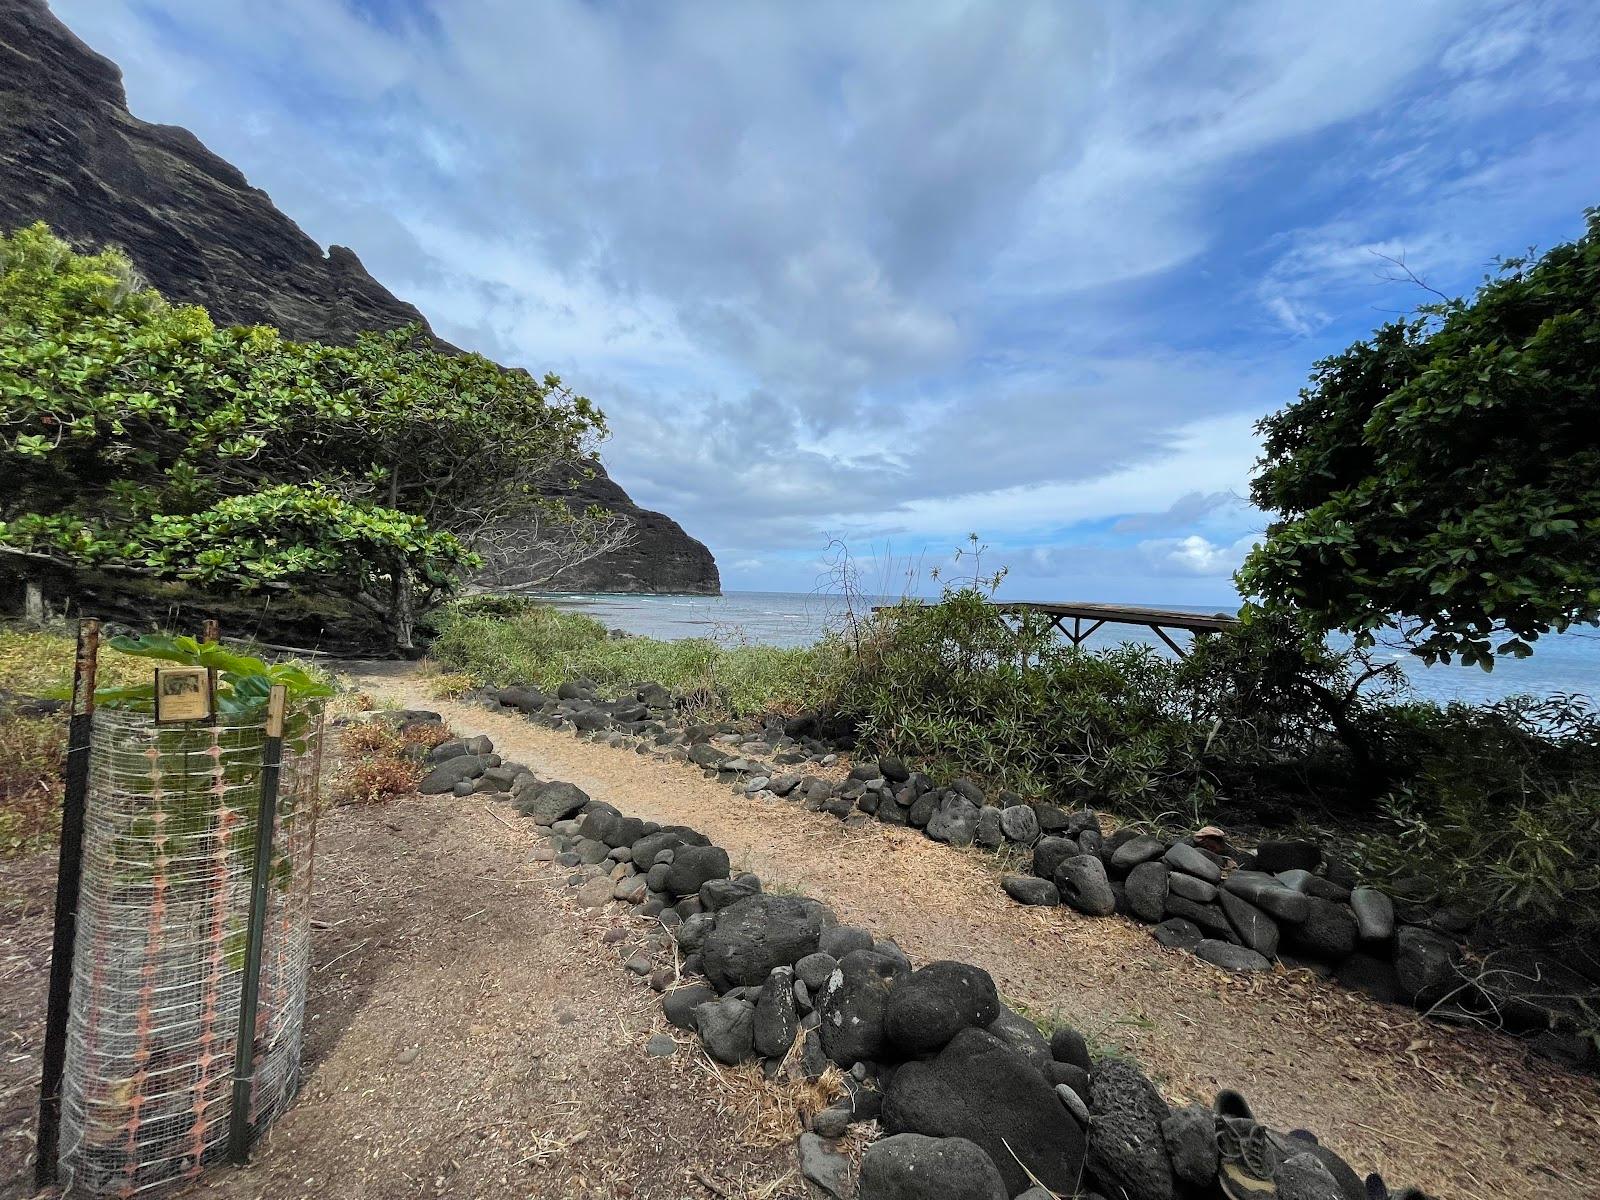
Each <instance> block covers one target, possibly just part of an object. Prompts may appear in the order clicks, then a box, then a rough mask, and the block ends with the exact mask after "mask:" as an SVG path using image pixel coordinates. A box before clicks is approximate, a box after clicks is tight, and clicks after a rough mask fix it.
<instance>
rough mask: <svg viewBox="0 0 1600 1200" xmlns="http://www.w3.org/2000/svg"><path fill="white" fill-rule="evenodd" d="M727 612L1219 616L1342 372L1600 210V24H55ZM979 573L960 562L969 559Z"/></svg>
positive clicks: (884, 10)
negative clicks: (965, 580)
mask: <svg viewBox="0 0 1600 1200" xmlns="http://www.w3.org/2000/svg"><path fill="white" fill-rule="evenodd" d="M52 7H53V8H54V10H55V11H56V12H57V14H58V15H60V16H61V17H62V19H63V20H65V21H66V22H67V24H68V25H70V26H71V27H72V28H73V29H74V30H75V31H76V32H77V33H78V34H79V36H81V37H82V38H84V40H85V41H87V42H88V43H89V44H90V45H91V46H93V47H94V48H95V49H97V50H99V51H100V52H102V53H104V54H106V55H107V56H109V57H111V58H112V59H114V60H115V61H116V62H118V63H119V64H120V65H121V67H122V68H123V72H124V76H125V80H126V84H127V89H128V95H129V102H130V107H131V108H132V110H133V111H134V113H135V114H136V115H138V116H140V117H142V118H144V119H146V120H150V121H159V122H166V123H171V124H178V125H184V126H186V127H188V128H189V129H191V130H193V131H194V132H195V133H196V134H197V135H199V137H200V138H201V139H202V140H203V141H204V142H206V143H207V145H209V146H210V147H211V149H213V150H214V151H216V152H217V153H219V154H221V155H222V156H223V157H225V158H227V159H229V160H230V161H232V162H233V163H234V164H235V165H237V166H238V167H239V168H240V169H241V170H243V171H244V172H245V174H246V175H247V176H248V177H249V178H250V180H251V182H252V183H253V184H255V185H256V186H258V187H261V188H263V189H264V190H265V191H267V192H268V193H269V194H270V195H271V197H272V199H273V201H274V202H275V203H276V204H277V206H278V207H279V208H280V209H282V210H283V211H284V212H286V213H287V214H288V215H289V216H290V217H292V218H293V219H294V220H295V221H296V222H297V223H299V224H300V226H301V227H302V228H303V229H305V230H306V232H307V233H308V234H310V235H311V236H312V237H313V238H315V239H317V240H318V241H319V242H321V243H322V244H323V245H328V244H330V243H337V244H340V245H347V246H350V247H352V248H354V249H355V250H356V252H357V253H358V254H359V255H360V256H361V258H362V260H363V261H364V262H365V264H366V266H367V268H368V269H369V270H370V271H371V272H372V273H373V275H375V276H376V277H377V278H378V279H379V280H380V281H381V282H383V283H384V284H385V285H386V286H387V287H389V288H390V290H392V291H394V292H395V293H396V294H397V295H399V296H401V297H402V298H404V299H407V300H409V301H411V302H413V303H415V304H416V305H417V306H418V307H419V308H420V309H421V310H422V311H423V312H424V313H425V314H426V315H427V316H428V318H429V320H430V321H431V323H432V324H433V326H434V328H435V329H436V330H437V331H438V332H439V333H440V334H441V335H442V336H443V337H445V338H447V339H449V340H450V341H452V342H454V343H456V344H457V345H460V346H464V347H467V348H470V349H473V350H478V351H481V352H483V353H484V354H487V355H489V356H491V357H493V358H495V359H496V360H498V361H500V362H503V363H507V364H514V365H521V366H526V367H528V368H530V369H531V370H533V371H535V372H536V373H541V374H542V373H543V372H545V371H555V372H557V373H558V374H560V375H561V376H562V377H563V378H564V379H565V380H566V382H568V383H569V384H571V385H573V386H574V387H575V388H576V389H577V390H579V391H580V392H582V393H583V394H585V395H588V396H590V397H591V398H593V399H594V400H595V401H596V402H597V403H598V404H599V405H600V406H601V407H602V408H603V409H604V411H605V412H606V414H607V418H608V420H609V423H610V427H611V431H612V436H611V438H610V440H609V441H608V442H607V443H606V445H605V447H604V449H603V457H604V459H605V461H606V463H607V466H608V468H609V470H610V472H611V474H612V476H613V477H614V478H615V479H616V480H617V482H618V483H620V484H622V485H623V486H624V487H625V488H627V490H628V491H629V492H630V493H631V494H632V495H633V497H634V499H635V500H636V501H638V502H639V503H640V504H642V505H644V506H646V507H649V508H656V509H659V510H661V511H664V512H666V513H668V514H670V515H671V516H673V517H674V518H676V519H677V520H678V521H679V522H680V523H681V524H682V525H683V526H684V527H685V528H686V529H687V530H688V531H689V532H690V533H691V534H693V535H694V536H696V537H698V538H700V539H701V540H702V541H704V542H705V543H706V544H707V545H708V546H710V547H711V549H712V551H713V552H714V553H715V554H716V557H717V561H718V563H719V565H720V567H721V571H722V578H723V583H724V586H725V587H727V588H730V589H755V590H808V589H810V588H812V587H813V586H814V585H815V584H816V583H817V581H818V576H819V573H820V572H821V571H823V570H824V568H825V550H826V547H827V546H828V544H829V543H830V541H831V540H833V539H842V540H843V541H844V542H845V543H846V544H847V545H848V546H849V547H850V549H851V552H852V554H853V555H854V557H855V559H856V560H857V561H858V563H860V564H861V567H862V571H863V581H864V582H865V583H866V584H867V585H868V586H869V587H870V588H875V589H883V590H889V589H893V590H898V589H899V587H900V586H902V583H903V581H904V578H905V573H906V571H907V569H908V568H910V569H916V568H918V567H920V568H921V569H922V574H921V575H920V576H918V579H919V582H920V585H921V586H922V587H924V588H925V587H926V586H928V584H927V571H926V569H927V568H928V567H930V566H932V565H935V564H940V563H947V561H948V556H949V552H950V550H951V549H952V548H953V547H955V546H956V545H958V544H961V543H963V542H964V541H965V539H966V537H967V535H968V534H969V533H977V534H979V535H980V537H981V538H982V540H983V543H984V544H986V545H987V546H988V547H989V549H988V552H987V553H986V555H985V556H984V559H983V567H984V569H985V570H989V569H992V568H996V567H1000V566H1005V567H1007V568H1008V569H1009V572H1010V574H1009V577H1008V578H1007V580H1006V582H1005V584H1004V587H1003V591H1002V593H1001V594H1002V596H1004V597H1010V598H1013V599H1024V598H1032V599H1060V600H1066V599H1080V600H1103V601H1122V602H1129V603H1139V602H1143V603H1170V604H1187V605H1200V606H1209V605H1213V604H1218V605H1220V604H1227V603H1230V602H1232V601H1233V600H1234V590H1233V585H1232V582H1231V575H1232V572H1233V571H1234V570H1235V569H1236V568H1237V567H1238V565H1239V563H1240V561H1241V560H1242V558H1243V555H1244V554H1245V553H1246V551H1247V550H1248V549H1249V547H1250V545H1251V544H1252V543H1253V541H1255V540H1256V539H1257V538H1259V536H1260V534H1261V532H1262V531H1263V530H1264V529H1265V527H1266V525H1267V523H1268V522H1269V521H1270V519H1271V518H1270V514H1264V513H1261V512H1258V511H1256V510H1255V509H1253V508H1252V507H1251V505H1250V504H1249V501H1248V491H1249V477H1250V473H1251V469H1252V465H1253V463H1254V461H1255V458H1256V456H1257V453H1258V449H1257V441H1256V438H1255V435H1254V432H1253V425H1254V423H1255V422H1256V421H1257V420H1259V419H1260V418H1261V417H1262V416H1264V415H1265V414H1267V413H1270V412H1272V411H1274V410H1275V409H1277V408H1279V407H1281V406H1282V405H1284V404H1285V403H1288V402H1289V401H1291V400H1293V399H1294V397H1295V395H1296V392H1297V391H1298V389H1299V388H1300V387H1301V386H1302V385H1303V384H1304V382H1305V380H1306V376H1307V373H1308V371H1309V369H1310V367H1311V365H1312V364H1313V363H1314V362H1315V361H1316V360H1317V359H1319V358H1321V357H1323V356H1325V355H1327V354H1330V353H1333V352H1336V351H1337V350H1339V349H1342V348H1343V347H1344V346H1346V345H1348V344H1350V343H1351V342H1352V341H1354V340H1356V339H1358V338H1360V337H1363V336H1365V335H1366V334H1367V333H1368V332H1370V331H1371V329H1372V328H1373V327H1374V326H1375V325H1377V324H1379V323H1381V322H1383V321H1385V320H1388V319H1391V318H1392V317H1393V316H1395V315H1397V314H1400V313H1405V312H1408V311H1411V310H1413V309H1414V308H1415V307H1416V306H1417V305H1418V304H1421V303H1423V302H1425V301H1427V300H1428V299H1430V298H1431V297H1430V296H1429V295H1428V294H1427V293H1425V292H1423V291H1422V290H1421V289H1420V288H1418V287H1417V286H1416V285H1415V284H1413V283H1411V282H1408V281H1406V280H1405V279H1403V278H1401V276H1402V275H1403V272H1402V271H1401V270H1400V269H1399V268H1398V267H1396V266H1395V265H1394V264H1393V263H1392V262H1391V261H1389V260H1390V259H1395V260H1401V261H1403V262H1404V264H1405V266H1406V268H1408V269H1409V270H1410V271H1411V272H1414V273H1415V274H1417V275H1418V276H1420V277H1421V278H1422V279H1424V280H1425V281H1426V283H1427V284H1428V285H1429V286H1430V287H1434V288H1438V289H1440V290H1442V291H1445V292H1447V293H1450V294H1458V293H1462V292H1470V290H1471V289H1472V288H1473V287H1474V286H1476V284H1477V283H1479V282H1480V281H1481V280H1482V278H1483V277H1484V275H1485V274H1486V272H1488V271H1490V270H1492V269H1493V264H1494V260H1495V259H1496V258H1497V257H1498V256H1502V255H1511V254H1516V253H1519V252H1522V251H1524V250H1526V249H1527V248H1529V247H1530V246H1538V247H1549V246H1550V245H1553V244H1555V243H1558V242H1562V241H1567V240H1570V239H1571V238H1573V237H1575V236H1577V235H1578V233H1579V232H1580V231H1581V228H1582V213H1583V210H1584V208H1586V207H1588V206H1591V205H1595V204H1600V71H1596V70H1595V63H1596V62H1597V61H1600V5H1596V4H1594V3H1592V0H1550V2H1541V0H1510V2H1492V0H1449V2H1444V0H1407V2H1406V3H1404V4H1395V3H1393V2H1392V0H1372V2H1367V0H1341V2H1340V3H1337V4H1329V3H1326V0H1320V2H1317V3H1300V2H1298V0H1264V2H1261V3H1251V2H1248V0H1228V2H1218V3H1205V2H1202V0H1185V2H1182V3H1180V2H1178V0H1165V2H1158V0H1144V2H1140V0H1101V2H1100V3H1087V2H1085V3H1077V2H1072V0H1053V2H1040V3H1030V2H1028V0H1005V2H1003V3H1001V2H997V0H990V2H975V3H949V2H945V0H915V2H908V3H892V2H883V3H874V4H861V3H856V2H848V3H828V2H826V0H824V2H820V3H806V4H796V3H777V2H766V3H764V2H761V0H738V2H735V0H729V2H727V3H691V2H680V3H671V4H668V3H657V2H654V0H540V2H538V3H527V2H525V0H275V2H274V3H273V4H271V5H261V4H259V3H258V2H257V0H53V2H52ZM963 565H964V564H963Z"/></svg>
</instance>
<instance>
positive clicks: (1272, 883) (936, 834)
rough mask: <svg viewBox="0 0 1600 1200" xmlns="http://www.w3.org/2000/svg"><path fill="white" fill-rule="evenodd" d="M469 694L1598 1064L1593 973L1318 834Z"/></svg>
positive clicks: (741, 733) (1213, 953)
mask: <svg viewBox="0 0 1600 1200" xmlns="http://www.w3.org/2000/svg"><path fill="white" fill-rule="evenodd" d="M477 698H478V700H479V701H480V702H481V703H484V704H486V705H488V706H490V707H493V708H496V709H511V710H514V711H517V712H519V713H522V714H524V715H526V716H527V717H528V718H529V719H530V720H533V721H536V722H538V723H540V724H542V725H545V726H547V727H549V728H555V729H567V730H571V731H573V732H575V733H577V734H578V735H579V736H583V737H587V738H590V739H593V740H595V741H598V742H602V743H605V744H608V745H613V746H616V747H618V748H621V749H631V750H633V751H635V752H637V753H641V754H658V755H661V756H663V757H666V758H669V759H676V760H679V761H684V762H688V763H692V764H693V765H695V766H697V767H699V768H700V769H701V770H703V771H704V772H705V773H706V774H707V775H709V776H712V777H715V778H717V779H719V780H722V781H724V782H726V783H727V784H728V786H730V787H731V788H733V789H734V790H735V791H738V792H740V793H743V794H746V795H751V796H765V797H770V798H774V799H781V800H785V801H788V802H792V803H797V804H800V805H802V806H804V807H805V808H807V809H809V810H811V811H817V812H827V813H830V814H832V815H833V816H836V817H838V818H839V819H841V820H844V821H850V822H868V821H877V822H879V823H882V824H886V825H898V826H905V827H909V828H913V829H918V830H920V831H922V833H923V834H924V835H925V836H927V837H929V838H931V839H933V840H935V841H940V842H945V843H948V844H950V845H953V846H958V847H959V846H976V847H980V848H984V849H989V850H995V851H1009V852H1010V853H1009V854H1008V855H1007V857H1008V858H1009V859H1011V860H1021V861H1024V862H1026V863H1027V865H1028V867H1029V868H1030V869H1029V870H1028V871H1027V872H1026V873H1020V872H1019V873H1012V874H1002V875H1001V877H1000V886H1001V887H1003V888H1004V890H1005V891H1006V893H1007V894H1008V895H1009V896H1010V897H1011V898H1012V899H1013V900H1015V901H1017V902H1018V903H1020V904H1030V905H1066V906H1069V907H1071V908H1073V909H1075V910H1076V911H1078V912H1080V913H1083V914H1085V915H1087V916H1094V917H1112V916H1120V917H1123V918H1126V919H1130V920H1134V921H1138V922H1142V923H1144V924H1146V925H1148V926H1149V927H1150V930H1151V933H1152V935H1153V936H1154V937H1155V938H1156V939H1157V940H1158V941H1159V942H1161V944H1163V945H1164V946H1167V947H1169V948H1172V949H1175V950H1182V951H1186V952H1189V953H1192V954H1195V955H1196V956H1198V957H1199V958H1201V959H1202V960H1203V961H1205V962H1208V963H1210V964H1212V965H1213V966H1216V967H1218V968H1220V969H1222V970H1225V971H1230V972H1251V971H1266V970H1269V969H1272V968H1273V967H1274V964H1276V963H1280V962H1281V963H1284V964H1286V965H1289V966H1293V967H1304V968H1308V969H1311V970H1313V971H1315V972H1317V973H1318V974H1321V975H1324V976H1328V977H1331V978H1333V979H1335V980H1337V981H1338V982H1339V983H1341V984H1344V985H1346V986H1349V987H1352V988H1356V989H1359V990H1362V991H1364V992H1366V993H1368V994H1369V995H1371V996H1373V997H1374V998H1376V999H1378V1000H1382V1001H1384V1002H1387V1003H1394V1004H1405V1005H1411V1006H1415V1007H1417V1008H1419V1009H1421V1010H1423V1011H1425V1012H1429V1013H1433V1014H1436V1015H1439V1016H1442V1017H1445V1018H1448V1019H1451V1020H1457V1021H1471V1022H1474V1023H1479V1024H1485V1025H1489V1026H1492V1027H1498V1028H1502V1029H1505V1030H1507V1031H1508V1032H1511V1033H1515V1034H1518V1035H1521V1036H1524V1037H1526V1038H1527V1039H1528V1040H1529V1042H1530V1044H1531V1045H1532V1046H1533V1047H1534V1048H1535V1049H1536V1050H1539V1051H1541V1052H1543V1053H1547V1054H1550V1055H1552V1056H1555V1057H1559V1058H1562V1059H1564V1060H1566V1061H1569V1062H1572V1063H1575V1064H1584V1065H1589V1066H1591V1067H1593V1066H1600V1055H1597V1052H1596V1047H1595V1043H1594V1039H1593V1037H1592V1036H1591V1035H1590V1032H1589V1031H1590V1030H1591V1029H1592V1028H1593V1027H1594V1026H1595V1024H1596V1023H1597V1022H1600V1016H1597V1014H1600V974H1594V973H1591V974H1585V973H1584V971H1583V969H1582V965H1583V964H1574V963H1568V962H1563V961H1559V960H1557V959H1556V957H1555V956H1554V955H1550V954H1539V953H1538V952H1535V951H1531V950H1528V949H1526V948H1522V949H1514V950H1512V951H1509V952H1508V951H1498V952H1496V953H1494V954H1487V955H1484V954H1477V953H1473V952H1472V951H1471V950H1470V949H1468V948H1467V947H1466V946H1465V945H1464V943H1463V939H1462V937H1461V934H1462V933H1463V932H1464V928H1463V925H1462V923H1461V921H1460V920H1459V918H1458V916H1457V914H1454V913H1452V912H1450V911H1449V910H1441V909H1432V908H1429V907H1427V906H1424V905H1420V904H1416V903H1410V902H1407V901H1406V900H1404V899H1403V898H1395V897H1392V896H1390V895H1389V894H1387V893H1386V892H1384V891H1382V890H1380V889H1377V888H1374V887H1370V886H1363V885H1362V884H1361V882H1360V880H1359V879H1358V878H1357V877H1356V875H1355V874H1354V872H1353V871H1352V870H1351V868H1350V867H1349V866H1348V865H1347V864H1344V863H1342V862H1340V861H1339V860H1337V859H1335V858H1332V857H1330V856H1328V855H1326V854H1325V853H1324V851H1323V849H1322V847H1321V846H1319V845H1318V844H1317V843H1315V842H1311V841H1306V840H1269V841H1264V842H1262V843H1260V844H1259V845H1257V846H1255V847H1253V848H1245V847H1242V846H1235V845H1230V844H1228V842H1227V841H1226V839H1225V838H1218V839H1209V838H1208V839H1198V838H1196V837H1194V836H1186V837H1178V838H1173V837H1167V836H1157V835H1155V834H1153V833H1147V832H1142V831H1140V830H1138V829H1136V828H1127V827H1125V828H1121V829H1115V830H1111V829H1110V828H1109V826H1110V824H1111V823H1110V822H1109V821H1108V820H1106V819H1105V818H1104V817H1102V815H1101V814H1100V813H1097V812H1095V811H1093V810H1091V809H1073V810H1069V809H1067V808H1065V807H1063V806H1060V805H1056V804H1050V803H1039V802H1029V801H1026V800H1024V799H1023V798H1022V797H1020V796H1018V795H1015V794H1013V793H1008V792H1000V793H998V795H996V796H993V797H990V796H988V795H986V794H985V792H984V791H983V789H981V788H980V787H978V786H977V785H976V784H975V783H973V782H971V781H970V780H961V779H958V780H956V781H955V782H954V783H952V784H951V785H950V786H949V787H940V786H937V785H936V784H935V783H934V781H933V780H932V779H930V778H929V777H928V776H927V775H925V774H923V773H921V772H918V771H913V770H911V769H910V768H909V767H908V765H907V764H906V763H904V762H902V761H901V760H899V759H897V758H894V757H890V756H884V757H881V758H879V759H877V760H876V761H856V762H854V763H852V764H850V765H849V767H848V770H847V771H846V772H845V775H844V778H842V779H840V778H837V777H836V776H837V775H838V774H839V771H838V770H837V767H838V766H841V765H843V760H842V758H841V750H842V749H843V748H844V746H845V745H847V744H848V741H847V740H845V741H838V740H828V739H825V738H824V737H822V736H820V735H821V734H822V733H823V732H825V730H823V728H822V727H821V725H820V723H819V722H818V721H817V720H816V719H815V718H813V717H799V718H794V719H789V720H778V719H771V720H767V721H744V722H722V723H716V724H709V723H703V722H695V721H694V720H692V719H690V718H688V717H687V716H684V715H680V714H679V712H678V708H677V705H676V703H675V700H674V698H673V697H672V695H671V694H670V693H669V692H668V691H667V690H666V689H665V688H662V687H661V686H659V685H657V684H646V685H643V686H641V687H640V688H638V689H635V690H634V691H632V692H630V693H629V694H627V695H625V696H622V697H620V698H617V699H604V698H601V696H600V694H599V689H598V688H597V687H596V686H595V685H593V684H591V683H588V682H587V681H583V680H573V681H569V682H567V683H565V684H563V685H561V687H560V688H559V689H557V693H556V694H555V695H545V694H544V693H542V692H541V691H539V690H538V689H537V688H531V687H509V688H496V689H487V690H485V691H483V692H481V693H479V694H478V696H477ZM1201 841H1204V842H1205V843H1206V844H1200V843H1201Z"/></svg>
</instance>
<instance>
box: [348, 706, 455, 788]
mask: <svg viewBox="0 0 1600 1200" xmlns="http://www.w3.org/2000/svg"><path fill="white" fill-rule="evenodd" d="M449 737H450V731H449V730H448V729H446V728H445V727H444V726H443V725H417V726H413V727H412V728H410V729H407V730H406V731H405V732H403V733H402V732H399V731H397V730H394V729H391V728H390V727H389V726H387V725H383V724H380V723H379V722H376V721H363V722H361V723H360V724H357V725H352V726H350V727H349V728H347V729H346V730H345V731H344V734H343V736H342V737H341V738H340V739H339V764H338V766H337V767H336V768H335V770H334V773H333V779H332V783H331V786H330V788H329V795H330V796H331V798H332V800H333V802H334V803H335V804H375V803H379V802H381V801H384V800H388V799H391V798H393V797H395V796H404V795H408V794H409V793H411V792H414V791H416V789H417V784H418V783H420V782H422V777H423V775H424V774H426V773H427V768H426V765H425V761H424V760H425V758H426V754H425V752H426V751H428V750H431V749H433V747H435V746H437V745H439V744H440V743H441V742H444V741H447V740H449Z"/></svg>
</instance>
